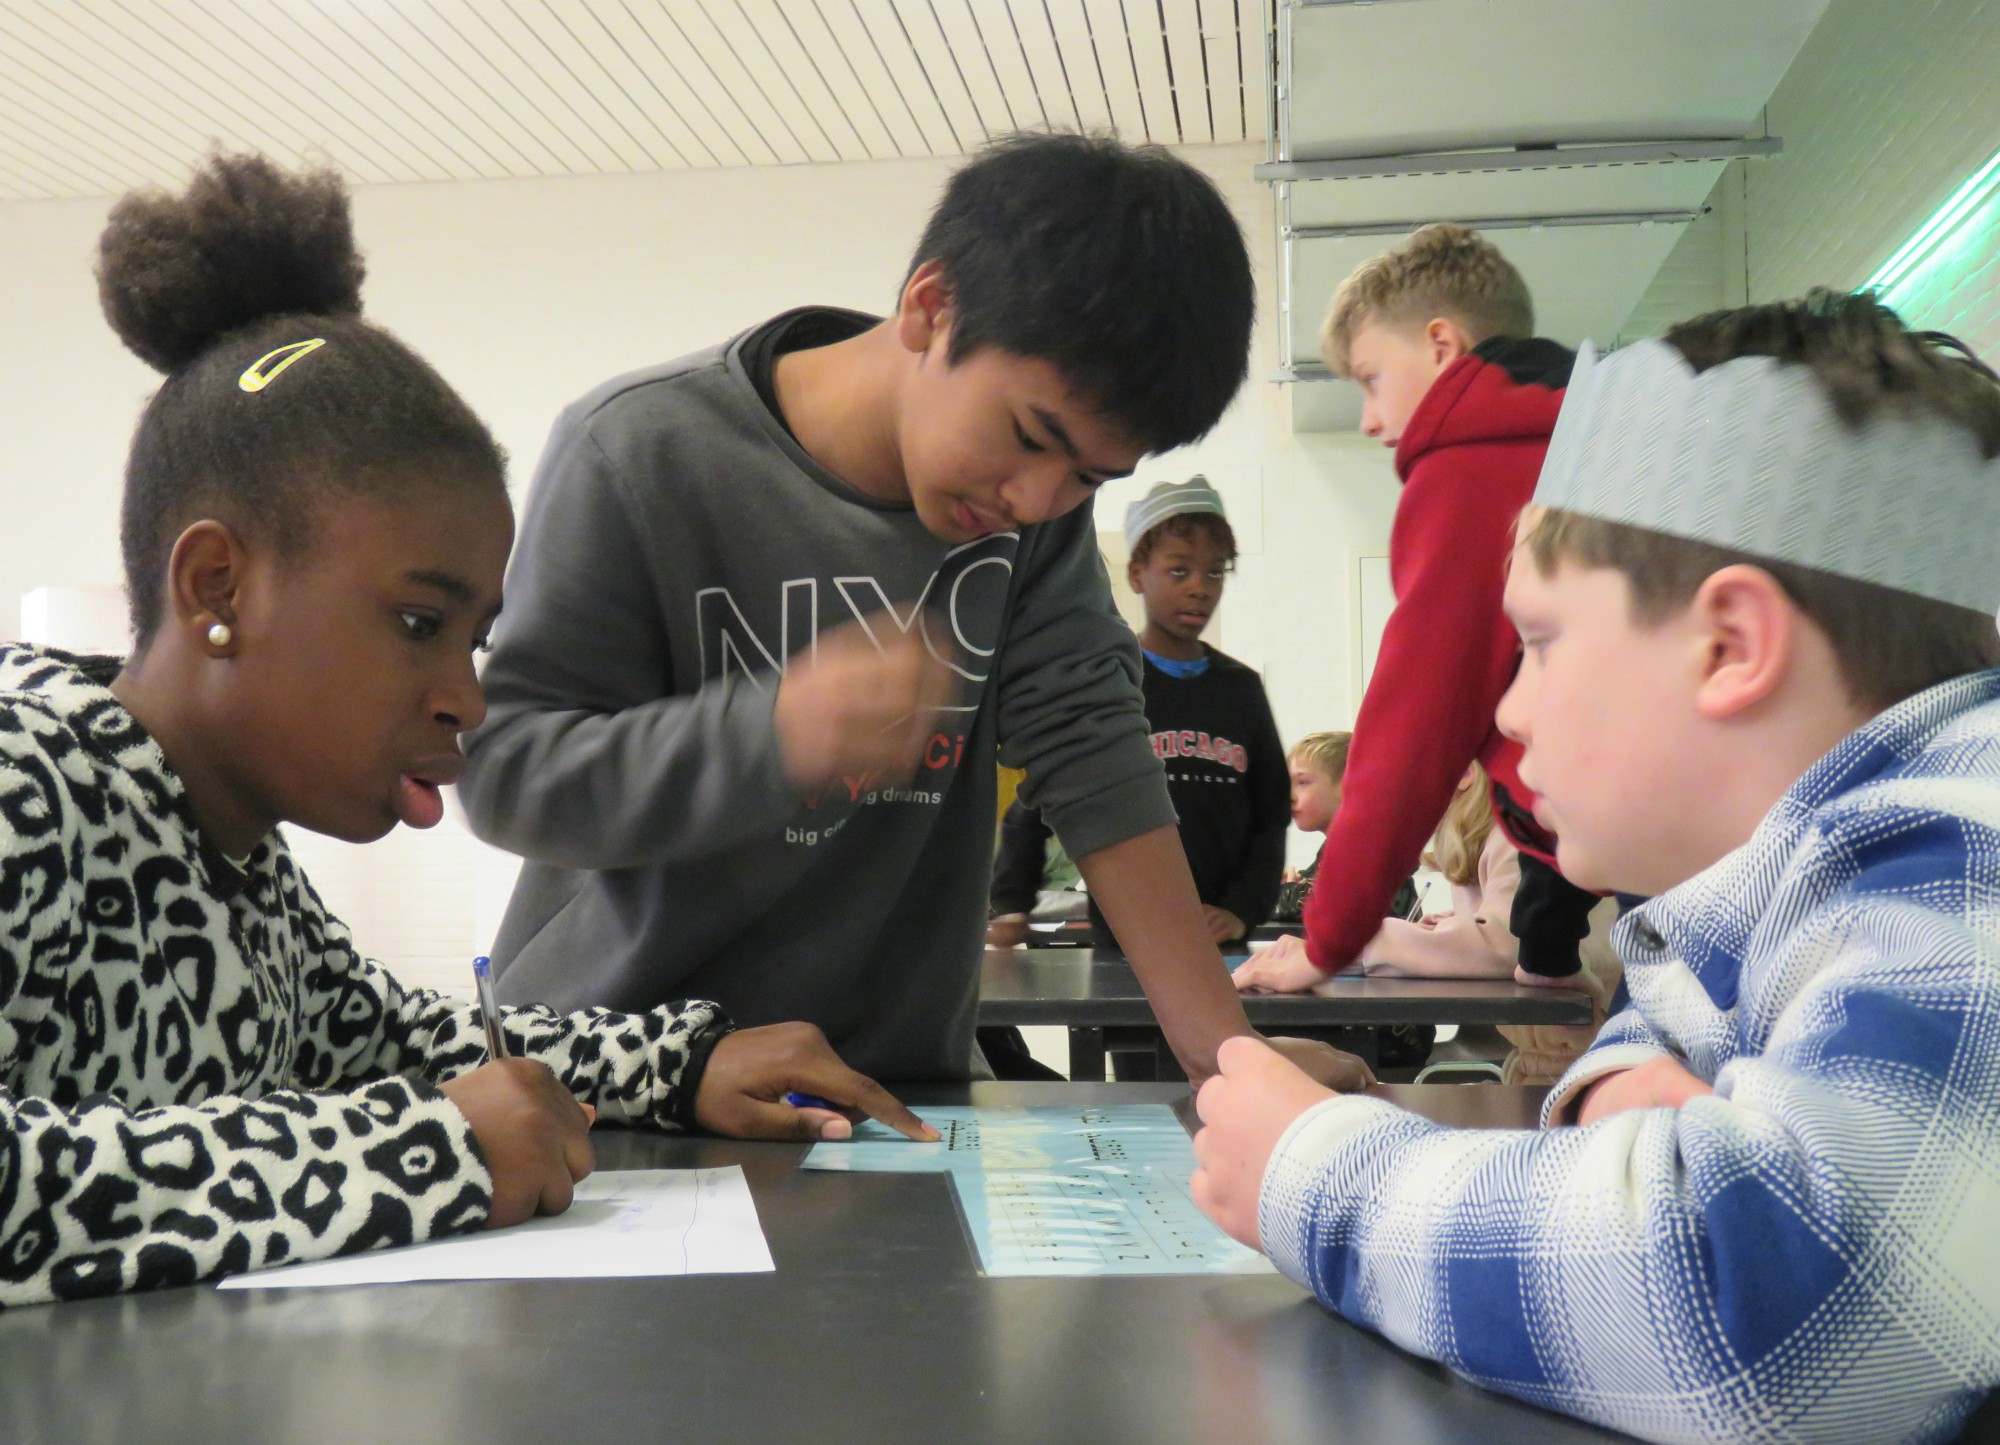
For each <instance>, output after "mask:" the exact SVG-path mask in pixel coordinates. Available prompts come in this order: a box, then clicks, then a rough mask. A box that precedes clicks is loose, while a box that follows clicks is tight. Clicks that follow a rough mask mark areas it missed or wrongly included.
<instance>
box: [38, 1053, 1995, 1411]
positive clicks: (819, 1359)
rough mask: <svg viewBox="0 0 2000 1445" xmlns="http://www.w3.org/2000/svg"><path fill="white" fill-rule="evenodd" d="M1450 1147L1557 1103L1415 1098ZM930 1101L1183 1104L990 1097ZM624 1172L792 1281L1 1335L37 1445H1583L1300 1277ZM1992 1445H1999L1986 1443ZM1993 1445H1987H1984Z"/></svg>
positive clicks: (430, 1300) (459, 1288) (936, 1195)
mask: <svg viewBox="0 0 2000 1445" xmlns="http://www.w3.org/2000/svg"><path fill="white" fill-rule="evenodd" d="M1384 1092H1385V1093H1387V1094H1388V1095H1389V1096H1390V1097H1394V1098H1397V1099H1398V1100H1399V1101H1400V1102H1403V1103H1406V1104H1410V1105H1412V1106H1414V1107H1417V1108H1419V1109H1420V1110H1421V1111H1422V1112H1426V1113H1431V1114H1435V1115H1438V1116H1439V1117H1441V1118H1444V1119H1447V1120H1448V1121H1451V1122H1462V1123H1480V1122H1483V1123H1488V1124H1509V1123H1516V1124H1518V1123H1526V1122H1529V1121H1531V1120H1532V1118H1533V1115H1534V1110H1535V1107H1536V1105H1537V1103H1538V1101H1539V1098H1540V1091H1539V1090H1532V1089H1504V1088H1501V1087H1499V1086H1497V1085H1488V1086H1476V1087H1453V1086H1448V1085H1432V1086H1429V1087H1427V1088H1426V1087H1407V1086H1406V1087H1404V1088H1400V1089H1397V1088H1393V1087H1392V1088H1390V1089H1387V1090H1385V1091H1384ZM906 1094H907V1096H908V1097H910V1098H911V1099H912V1101H913V1102H916V1103H918V1104H919V1105H921V1104H922V1103H926V1102H928V1103H963V1102H965V1101H966V1100H967V1099H968V1097H969V1098H970V1099H971V1101H972V1102H975V1103H985V1104H1024V1103H1042V1104H1080V1103H1138V1102H1173V1101H1175V1100H1176V1099H1178V1098H1184V1097H1185V1091H1184V1090H1181V1089H1178V1088H1175V1087H1173V1086H1169V1085H1130V1084H1127V1085H1087V1086H1079V1085H1063V1084H978V1085H973V1086H971V1088H970V1089H969V1090H968V1088H967V1087H966V1086H963V1085H960V1086H956V1087H951V1088H932V1089H929V1090H923V1089H909V1090H907V1091H906ZM596 1142H597V1158H598V1164H599V1166H600V1167H603V1168H646V1167H690V1166H696V1165H724V1164H741V1165H742V1166H743V1168H744V1170H745V1172H746V1173H747V1174H748V1176H749V1179H750V1186H751V1190H752V1192H753V1194H754V1196H755V1199H756V1203H757V1210H758V1214H759V1217H760V1218H761V1220H762V1222H763V1226H764V1230H765V1233H766V1235H767V1236H768V1238H769V1240H770V1244H771V1253H772V1256H773V1258H774V1259H775V1260H776V1262H777V1266H778V1267H777V1271H776V1273H774V1274H762V1275H709V1276H697V1277H690V1278H684V1279H626V1280H617V1279H609V1280H576V1281H491V1282H476V1283H455V1284H446V1283H440V1284H409V1285H386V1286H375V1287H358V1288H350V1289H307V1290H276V1291H249V1292H244V1293H228V1294H221V1293H217V1292H216V1291H215V1290H214V1289H212V1288H208V1287H205V1286H203V1287H196V1288H192V1289H177V1290H167V1291H163V1292H160V1293H157V1294H150V1295H137V1296H128V1297H124V1298H116V1299H106V1300H95V1301H90V1302H87V1303H82V1304H66V1305H53V1306H44V1307H40V1308H32V1309H20V1310H12V1311H9V1312H7V1313H5V1314H0V1440H5V1441H7V1442H9V1445H43V1442H49V1445H96V1442H107V1445H108V1442H126V1441H145V1442H148V1445H237V1442H257V1445H302V1442H313V1445H318V1442H337V1445H357V1442H397V1445H433V1442H436V1445H444V1442H453V1445H460V1442H477V1445H512V1442H524V1445H525V1442H531V1441H532V1442H543V1441H561V1442H565V1445H593V1442H604V1445H633V1442H635V1441H655V1440H672V1441H694V1442H704V1445H707V1442H736V1441H745V1442H759V1445H790V1442H799V1445H849V1442H853V1445H864V1442H865V1445H903V1442H911V1445H915V1442H923V1445H940V1442H944V1445H958V1442H967V1445H985V1442H991V1445H1047V1442H1071V1441H1075V1442H1110V1445H1116V1442H1124V1441H1132V1442H1145V1445H1277V1442H1299V1445H1305V1442H1311V1445H1340V1442H1350V1441H1351V1442H1357V1445H1361V1442H1365V1445H1429V1442H1437V1445H1444V1442H1460V1441H1479V1442H1481V1445H1507V1442H1520V1445H1567V1442H1571V1441H1585V1440H1603V1439H1609V1438H1613V1437H1610V1436H1607V1435H1606V1434H1604V1433H1603V1432H1600V1431H1597V1430H1594V1429H1591V1428H1589V1427H1586V1426H1583V1425H1579V1424H1576V1423H1575V1422H1573V1421H1569V1420H1566V1419H1564V1418H1562V1417H1560V1416H1556V1415H1552V1414H1548V1413H1546V1412H1544V1411H1541V1410H1538V1409H1535V1408H1533V1407H1531V1406H1528V1405H1522V1404H1518V1403H1516V1402H1514V1401H1511V1400H1507V1399H1504V1398H1502V1397H1499V1396H1496V1395H1490V1394H1487V1393H1485V1392H1484V1391H1481V1390H1478V1389H1476V1388H1474V1387H1473V1386H1471V1385H1468V1384H1466V1383H1464V1382H1463V1381H1460V1380H1457V1379H1455V1378H1454V1377H1453V1376H1452V1375H1451V1374H1450V1373H1449V1372H1447V1371H1446V1370H1444V1369H1442V1368H1440V1367H1438V1366H1436V1365H1432V1364H1429V1363H1427V1362H1424V1361H1421V1360H1417V1359H1415V1358H1413V1357H1411V1356H1409V1355H1406V1354H1404V1353H1403V1352H1402V1351H1400V1350H1398V1349H1396V1348H1395V1347H1394V1346H1393V1345H1390V1344H1388V1343H1386V1342H1385V1341H1383V1340H1382V1339H1380V1338H1379V1337H1377V1336H1375V1335H1372V1334H1369V1333H1367V1332H1366V1331H1363V1330H1360V1329H1357V1328H1355V1327H1353V1326H1351V1325H1349V1324H1346V1323H1345V1322H1343V1321H1341V1320H1339V1319H1337V1318H1335V1317H1334V1316H1332V1315H1330V1314H1328V1313H1327V1312H1326V1311H1324V1310H1322V1309H1321V1308H1320V1307H1319V1306H1318V1305H1317V1304H1315V1303H1314V1302H1313V1301H1312V1300H1311V1299H1309V1298H1308V1297H1307V1296H1306V1295H1305V1294H1304V1293H1302V1292H1301V1291H1300V1290H1298V1289H1297V1288H1295V1287H1294V1286H1293V1285H1291V1284H1290V1283H1288V1282H1287V1281H1285V1280H1284V1279H1283V1278H1281V1277H1278V1276H1275V1275H1273V1276H1269V1277H1219V1276H1182V1277H1159V1278H1101V1279H996V1280H989V1279H984V1278H981V1277H980V1276H979V1275H978V1274H977V1273H975V1272H974V1268H973V1256H972V1254H971V1252H970V1248H969V1246H968V1244H967V1242H966V1240H965V1237H964V1234H963V1231H962V1229H961V1227H960V1225H959V1221H958V1218H957V1215H956V1213H955V1211H954V1208H953V1204H952V1195H951V1191H950V1187H949V1185H948V1183H947V1181H946V1179H945V1178H944V1176H942V1175H937V1174H842V1173H807V1172H801V1171H800V1170H799V1169H798V1167H797V1166H798V1162H799V1159H800V1157H801V1156H802V1154H803V1153H804V1148H803V1146H798V1145H785V1144H742V1143H736V1142H732V1141H725V1140H715V1139H673V1138H667V1137H663V1136H660V1135H656V1134H649V1133H636V1132H626V1131H621V1130H610V1129H604V1130H599V1131H598V1133H597V1135H596ZM1975 1433H1976V1434H1977V1435H1978V1438H1981V1439H1991V1438H1993V1437H1992V1434H1991V1433H1990V1432H1987V1433H1979V1432H1975ZM1968 1438H1973V1437H1968Z"/></svg>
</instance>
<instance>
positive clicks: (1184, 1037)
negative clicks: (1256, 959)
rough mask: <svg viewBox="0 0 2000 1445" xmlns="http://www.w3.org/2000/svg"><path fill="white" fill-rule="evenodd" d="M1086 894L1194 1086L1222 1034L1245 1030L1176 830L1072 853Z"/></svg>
mask: <svg viewBox="0 0 2000 1445" xmlns="http://www.w3.org/2000/svg"><path fill="white" fill-rule="evenodd" d="M1077 867H1078V869H1079V870H1081V872H1082V873H1083V877H1084V881H1085V882H1086V883H1087V884H1089V885H1090V896H1091V897H1092V898H1094V899H1096V900H1097V906H1098V907H1099V908H1100V909H1101V910H1102V911H1103V913H1104V917H1105V920H1106V921H1107V922H1108V923H1110V925H1111V931H1112V932H1113V933H1115V934H1117V935H1118V941H1119V943H1120V945H1121V946H1122V947H1123V948H1124V950H1125V954H1126V956H1127V957H1128V958H1130V959H1131V961H1132V971H1133V972H1134V973H1136V974H1137V975H1138V976H1139V982H1140V984H1141V986H1143V987H1144V988H1145V990H1146V998H1147V1000H1148V1001H1149V1002H1150V1003H1151V1004H1152V1005H1153V1013H1154V1015H1155V1016H1156V1017H1157V1018H1158V1019H1159V1021H1160V1028H1161V1030H1162V1031H1163V1032H1164V1033H1165V1034H1166V1036H1167V1043H1168V1045H1169V1046H1171V1047H1172V1049H1173V1051H1174V1057H1175V1058H1176V1059H1178V1060H1179V1061H1180V1065H1181V1068H1183V1069H1184V1070H1186V1071H1187V1076H1188V1081H1189V1082H1190V1083H1191V1084H1194V1085H1196V1086H1199V1085H1200V1084H1201V1082H1202V1081H1203V1080H1205V1079H1207V1078H1208V1077H1209V1076H1210V1075H1211V1074H1213V1073H1214V1072H1215V1051H1216V1050H1217V1049H1218V1048H1219V1047H1221V1045H1222V1041H1223V1040H1224V1039H1226V1038H1230V1037H1232V1036H1233V1035H1236V1034H1247V1033H1249V1032H1251V1029H1250V1024H1249V1021H1248V1020H1247V1019H1245V1018H1244V1016H1243V1004H1242V1001H1241V1000H1240V999H1239V998H1238V997H1237V994H1236V989H1235V988H1234V986H1233V985H1231V983H1230V982H1229V970H1228V969H1226V968H1225V967H1223V964H1222V955H1221V954H1220V953H1218V952H1217V951H1216V947H1215V945H1214V944H1213V943H1212V942H1210V941H1209V936H1208V927H1207V924H1206V923H1205V922H1204V921H1203V918H1202V912H1201V899H1200V898H1199V897H1198V896H1197V895H1196V893H1195V891H1194V878H1193V876H1192V875H1191V874H1189V872H1188V865H1187V855H1186V854H1185V853H1184V852H1182V851H1181V840H1180V833H1179V832H1178V830H1176V829H1173V828H1155V829H1154V830H1153V831H1152V832H1150V833H1141V834H1140V835H1139V836H1138V837H1136V838H1128V839H1126V840H1125V841H1124V842H1122V843H1116V844H1113V845H1112V846H1111V847H1109V848H1101V849H1099V850H1098V851H1097V852H1095V853H1092V854H1090V855H1089V856H1087V857H1084V858H1079V859H1078V860H1077Z"/></svg>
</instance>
